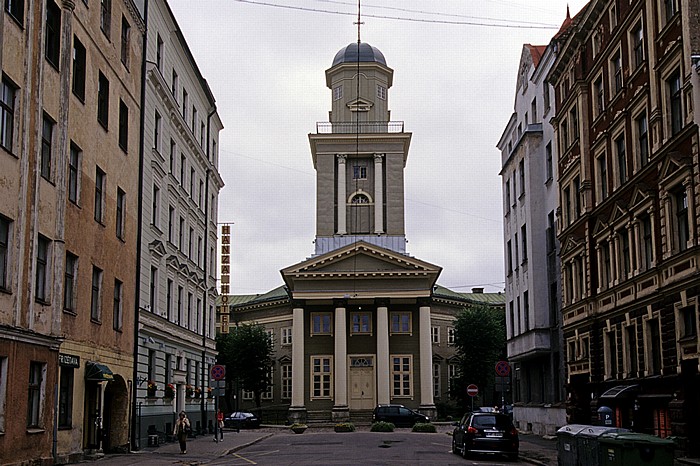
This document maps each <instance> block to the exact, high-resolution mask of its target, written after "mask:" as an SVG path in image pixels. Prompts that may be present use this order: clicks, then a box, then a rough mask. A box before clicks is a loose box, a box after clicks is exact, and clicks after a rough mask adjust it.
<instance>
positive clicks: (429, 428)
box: [413, 422, 437, 434]
mask: <svg viewBox="0 0 700 466" xmlns="http://www.w3.org/2000/svg"><path fill="white" fill-rule="evenodd" d="M413 432H428V433H431V434H434V433H435V432H437V430H436V429H435V426H434V425H433V424H430V423H428V422H416V423H415V424H414V425H413Z"/></svg>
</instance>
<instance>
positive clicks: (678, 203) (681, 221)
mask: <svg viewBox="0 0 700 466" xmlns="http://www.w3.org/2000/svg"><path fill="white" fill-rule="evenodd" d="M673 200H674V204H675V214H676V224H675V227H676V240H677V241H678V249H677V250H678V251H685V250H686V249H687V247H688V238H689V236H688V235H689V228H688V223H689V222H688V193H687V192H686V190H685V189H684V188H683V187H682V186H681V187H680V188H678V189H677V190H676V191H675V192H674V193H673Z"/></svg>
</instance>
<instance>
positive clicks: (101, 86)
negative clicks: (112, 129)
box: [97, 71, 109, 129]
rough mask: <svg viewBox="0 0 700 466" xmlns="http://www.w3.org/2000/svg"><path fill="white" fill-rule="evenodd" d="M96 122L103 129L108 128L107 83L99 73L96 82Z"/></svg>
mask: <svg viewBox="0 0 700 466" xmlns="http://www.w3.org/2000/svg"><path fill="white" fill-rule="evenodd" d="M97 121H98V122H99V123H100V124H101V125H102V126H103V127H104V129H107V127H108V126H109V81H108V80H107V78H106V77H105V75H103V74H102V72H101V71H100V74H99V78H98V82H97Z"/></svg>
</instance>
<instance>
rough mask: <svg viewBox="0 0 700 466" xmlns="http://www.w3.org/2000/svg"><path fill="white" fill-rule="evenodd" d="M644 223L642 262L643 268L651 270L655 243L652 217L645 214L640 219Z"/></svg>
mask: <svg viewBox="0 0 700 466" xmlns="http://www.w3.org/2000/svg"><path fill="white" fill-rule="evenodd" d="M640 223H641V224H642V262H643V264H642V265H643V267H644V268H643V269H644V270H649V269H650V268H651V267H652V265H653V261H654V245H653V242H652V233H651V217H650V216H649V215H645V216H644V217H642V218H641V219H640Z"/></svg>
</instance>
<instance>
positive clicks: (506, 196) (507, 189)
mask: <svg viewBox="0 0 700 466" xmlns="http://www.w3.org/2000/svg"><path fill="white" fill-rule="evenodd" d="M505 190H506V194H505V198H506V212H509V211H510V180H506V187H505Z"/></svg>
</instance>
